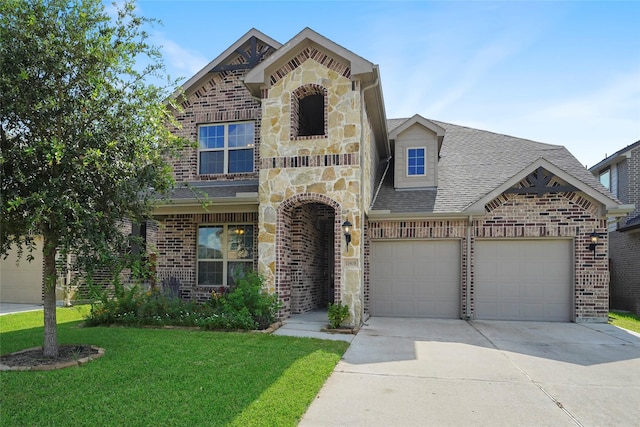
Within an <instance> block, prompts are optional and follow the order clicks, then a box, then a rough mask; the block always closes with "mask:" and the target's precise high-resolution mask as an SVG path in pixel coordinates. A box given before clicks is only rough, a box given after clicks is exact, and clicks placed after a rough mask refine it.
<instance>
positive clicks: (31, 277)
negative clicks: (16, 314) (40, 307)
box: [0, 239, 42, 304]
mask: <svg viewBox="0 0 640 427" xmlns="http://www.w3.org/2000/svg"><path fill="white" fill-rule="evenodd" d="M26 255H27V253H26V250H25V252H24V253H23V254H22V257H21V258H20V264H19V265H16V259H17V256H16V251H14V250H12V251H10V253H9V256H8V257H7V259H1V258H0V301H2V302H13V303H24V304H41V303H42V240H41V239H36V250H35V251H34V252H33V256H34V260H33V261H31V262H27V259H26Z"/></svg>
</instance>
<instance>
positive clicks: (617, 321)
mask: <svg viewBox="0 0 640 427" xmlns="http://www.w3.org/2000/svg"><path fill="white" fill-rule="evenodd" d="M609 323H611V324H612V325H616V326H620V327H621V328H624V329H628V330H630V331H634V332H638V333H640V316H638V315H635V314H632V313H624V312H621V311H612V312H610V313H609Z"/></svg>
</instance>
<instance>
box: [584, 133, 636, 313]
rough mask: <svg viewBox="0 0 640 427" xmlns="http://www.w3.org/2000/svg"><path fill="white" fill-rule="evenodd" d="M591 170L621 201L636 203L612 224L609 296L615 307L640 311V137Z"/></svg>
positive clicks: (610, 231)
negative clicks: (627, 213) (630, 211)
mask: <svg viewBox="0 0 640 427" xmlns="http://www.w3.org/2000/svg"><path fill="white" fill-rule="evenodd" d="M589 170H590V171H591V172H592V173H593V174H594V175H595V176H596V177H598V179H599V180H600V182H601V183H602V185H604V186H605V187H606V188H607V189H609V191H611V193H613V194H614V195H615V196H616V197H617V198H618V199H619V200H620V201H622V202H623V203H628V204H634V205H635V210H634V211H633V212H632V213H630V214H629V216H628V217H627V218H623V219H622V220H620V221H615V222H612V223H611V224H610V226H609V259H610V271H611V285H610V297H611V307H612V308H614V309H619V310H627V311H631V312H634V313H636V314H640V141H637V142H635V143H633V144H631V145H629V146H627V147H625V148H623V149H621V150H619V151H617V152H616V153H614V154H612V155H611V156H609V157H607V158H606V159H604V160H602V161H601V162H599V163H598V164H596V165H595V166H592V167H591V168H590V169H589Z"/></svg>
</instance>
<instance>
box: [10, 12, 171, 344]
mask: <svg viewBox="0 0 640 427" xmlns="http://www.w3.org/2000/svg"><path fill="white" fill-rule="evenodd" d="M116 9H117V14H116V16H110V15H109V13H108V12H107V10H106V9H105V7H104V5H103V4H102V2H101V1H100V0H3V1H2V2H0V150H1V152H0V175H1V186H0V218H1V219H0V254H6V253H7V252H8V251H9V250H10V249H11V248H18V250H19V251H23V250H24V249H25V248H26V249H27V251H29V250H32V249H33V240H32V236H43V238H44V249H43V251H44V257H45V277H46V279H45V346H44V347H45V355H49V356H51V355H54V353H55V351H56V349H54V348H53V347H55V345H54V344H52V342H51V339H48V335H47V334H49V338H51V333H52V331H51V327H52V325H51V320H52V319H51V318H50V317H51V311H53V327H54V330H53V333H54V334H55V287H54V285H53V283H54V280H55V276H56V266H55V257H56V254H58V253H60V254H67V253H74V254H75V255H76V259H77V260H78V262H79V263H80V264H81V265H79V266H78V267H82V268H83V269H85V270H87V271H88V270H91V267H92V266H95V265H96V264H101V263H104V262H107V261H108V260H110V259H113V256H114V254H115V255H118V254H122V253H124V252H125V248H126V247H127V246H128V244H129V242H128V239H127V233H126V232H125V233H123V229H122V222H123V221H124V220H127V219H129V220H132V221H140V220H141V219H143V218H144V217H145V216H146V215H148V214H149V212H150V209H151V205H152V200H153V198H155V197H157V195H158V194H166V193H167V192H168V191H169V190H170V189H171V187H172V185H173V183H174V182H173V179H172V176H171V170H170V167H169V165H168V164H167V163H166V159H167V158H168V156H171V155H174V154H175V153H177V150H179V149H180V147H181V145H182V141H180V140H179V139H178V138H176V137H175V136H174V135H172V134H171V133H170V131H169V130H168V129H169V127H170V126H168V125H171V124H173V123H172V120H173V118H172V117H173V116H172V114H170V111H169V109H170V108H171V106H170V105H169V104H168V103H166V102H164V101H165V100H166V99H167V96H168V94H169V93H170V92H168V90H171V89H173V87H174V86H173V85H172V84H171V82H169V80H168V79H167V78H166V77H165V72H164V64H163V61H162V58H161V56H160V53H159V50H158V48H156V47H155V46H153V45H151V44H150V43H149V36H148V34H147V32H146V30H145V29H146V28H149V26H150V25H152V24H153V23H154V20H151V19H147V18H144V17H140V16H138V15H137V14H136V12H135V5H134V3H132V2H127V3H124V4H122V5H120V6H119V7H116ZM140 64H143V65H140ZM159 81H162V82H164V81H166V83H162V84H157V83H155V82H159ZM52 304H53V307H52ZM48 316H49V318H48ZM53 338H54V341H53V343H55V335H54V337H53ZM48 341H49V342H48ZM47 353H48V354H47Z"/></svg>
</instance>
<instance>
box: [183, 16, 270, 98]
mask: <svg viewBox="0 0 640 427" xmlns="http://www.w3.org/2000/svg"><path fill="white" fill-rule="evenodd" d="M281 46H282V45H281V44H280V43H279V42H277V41H275V40H274V39H272V38H271V37H269V36H267V35H265V34H264V33H262V32H260V31H258V30H256V29H255V28H252V29H251V30H249V31H248V32H247V33H246V34H244V35H243V36H242V37H240V38H239V39H238V40H237V41H236V42H235V43H233V44H232V45H231V46H229V47H228V48H227V49H226V50H225V51H224V52H222V53H221V54H220V55H218V56H217V57H216V58H215V59H214V60H212V61H211V62H209V63H208V64H207V65H205V66H204V67H203V68H202V69H201V70H200V71H198V72H197V73H196V74H195V75H194V76H193V77H191V78H190V79H189V80H187V81H186V82H185V83H184V84H183V85H182V90H183V91H184V95H185V96H186V97H187V98H189V97H191V96H192V95H193V93H194V92H195V91H196V90H198V89H199V88H201V87H202V86H203V85H205V84H206V83H207V81H209V80H211V79H212V78H214V76H212V73H222V74H223V76H224V73H229V72H232V71H243V72H244V71H246V70H249V69H251V68H254V67H255V66H256V65H258V64H259V63H261V62H262V61H263V60H264V59H265V58H267V57H268V56H269V55H271V54H273V53H274V52H275V51H276V50H277V49H279V48H280V47H281ZM179 95H181V93H180V92H176V93H175V94H174V95H173V96H174V97H177V96H179Z"/></svg>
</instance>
